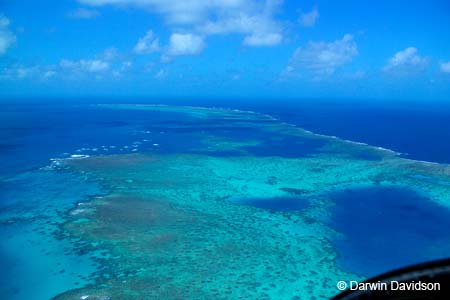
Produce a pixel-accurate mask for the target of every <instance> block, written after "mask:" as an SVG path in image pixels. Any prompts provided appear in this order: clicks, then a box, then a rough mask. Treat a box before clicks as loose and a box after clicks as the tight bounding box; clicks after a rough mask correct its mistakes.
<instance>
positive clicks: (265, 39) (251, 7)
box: [79, 0, 282, 46]
mask: <svg viewBox="0 0 450 300" xmlns="http://www.w3.org/2000/svg"><path fill="white" fill-rule="evenodd" d="M79 2H81V3H83V4H88V5H92V6H103V5H116V6H134V7H138V8H142V9H145V10H147V11H149V12H151V13H156V14H160V15H162V16H163V18H164V20H165V21H166V23H168V24H169V25H170V26H172V27H174V29H175V31H179V29H180V26H182V27H183V29H185V30H187V32H192V33H194V34H198V35H202V36H208V35H214V34H233V33H237V34H243V35H244V44H245V45H247V46H272V45H274V44H278V43H279V42H281V40H282V27H281V25H280V23H279V22H278V21H276V20H275V18H274V15H275V13H276V11H277V10H278V7H279V6H280V5H281V3H282V0H264V1H261V0H184V1H168V0H79Z"/></svg>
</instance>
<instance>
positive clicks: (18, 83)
mask: <svg viewBox="0 0 450 300" xmlns="http://www.w3.org/2000/svg"><path fill="white" fill-rule="evenodd" d="M87 96H98V97H148V98H150V99H163V98H187V99H188V98H196V97H197V98H231V97H232V98H271V99H272V98H298V99H301V98H337V99H341V98H358V99H368V98H370V99H392V100H395V99H402V100H405V99H415V100H416V99H419V100H426V101H429V100H449V101H450V2H449V1H448V0H442V1H370V4H369V2H367V1H350V0H343V1H281V0H266V1H263V0H246V1H244V0H184V1H168V0H78V1H77V0H72V1H70V0H60V1H53V0H52V1H47V0H42V1H27V0H3V1H2V2H1V4H0V97H2V98H10V97H87Z"/></svg>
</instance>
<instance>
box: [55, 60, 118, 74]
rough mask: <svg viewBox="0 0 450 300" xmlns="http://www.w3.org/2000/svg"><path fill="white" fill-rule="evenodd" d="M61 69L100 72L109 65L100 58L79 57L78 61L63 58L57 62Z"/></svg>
mask: <svg viewBox="0 0 450 300" xmlns="http://www.w3.org/2000/svg"><path fill="white" fill-rule="evenodd" d="M59 66H60V67H61V68H62V69H66V70H71V71H74V72H89V73H100V72H104V71H107V70H108V69H109V67H110V65H109V63H108V62H106V61H103V60H100V59H92V60H85V59H81V60H78V61H73V60H67V59H63V60H61V62H60V63H59Z"/></svg>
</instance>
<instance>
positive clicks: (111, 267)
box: [52, 105, 450, 300]
mask: <svg viewBox="0 0 450 300" xmlns="http://www.w3.org/2000/svg"><path fill="white" fill-rule="evenodd" d="M102 107H103V108H104V109H120V110H138V111H145V110H148V111H153V112H155V111H156V112H158V111H161V112H170V113H176V114H179V118H178V119H176V120H171V121H167V122H163V121H161V120H159V121H158V122H156V121H155V122H152V120H149V121H148V124H147V128H146V130H149V131H152V132H159V133H160V134H161V135H165V136H169V137H170V138H166V139H160V140H161V141H162V142H160V141H159V140H158V143H153V145H154V146H155V147H154V148H157V149H154V148H151V149H150V148H148V149H144V150H140V151H136V153H128V154H113V155H95V156H90V157H82V158H71V159H60V160H55V161H54V163H53V166H52V167H53V170H54V171H55V172H60V173H78V174H83V175H84V176H86V177H88V178H89V180H90V181H95V182H98V183H100V184H101V185H102V187H103V189H104V190H105V191H107V192H106V193H105V195H102V196H95V197H91V198H90V199H86V201H83V202H79V203H78V204H77V205H76V206H75V207H73V209H71V210H70V211H69V212H68V213H67V215H66V216H65V220H66V221H65V222H64V223H63V224H61V226H60V229H61V231H62V232H63V233H64V235H65V236H67V237H70V238H72V239H78V240H80V241H83V243H81V244H80V246H79V247H80V249H79V251H81V252H83V253H89V252H92V253H100V254H99V255H97V257H95V260H96V262H97V263H98V264H99V265H100V266H101V268H100V269H99V271H97V272H96V273H95V283H92V284H88V285H86V286H84V287H82V288H79V289H74V290H70V291H67V292H65V293H62V294H60V295H58V296H56V297H55V298H54V299H59V300H62V299H67V300H68V299H168V300H170V299H327V298H330V297H332V296H333V295H335V294H337V293H338V290H337V289H336V283H337V282H338V281H339V280H358V281H359V280H362V279H364V278H366V277H367V276H370V275H375V274H372V272H378V271H380V270H378V269H376V266H377V265H378V262H383V261H385V260H386V257H383V256H381V257H380V255H381V254H380V253H379V252H376V253H372V254H371V255H366V256H364V253H359V256H358V253H357V252H358V251H361V249H363V248H361V245H365V244H370V245H372V246H376V245H382V244H386V241H385V240H383V237H384V236H386V235H384V234H383V232H388V231H396V230H397V225H398V227H399V228H404V227H405V226H406V225H408V224H413V223H414V222H413V221H414V220H411V218H410V219H408V222H409V223H407V224H406V225H405V226H403V225H404V224H403V223H402V222H404V220H405V218H404V216H408V215H410V214H411V213H412V216H414V218H417V222H418V223H420V222H423V221H424V220H426V221H427V226H426V227H425V228H422V227H420V226H415V227H414V226H412V227H411V226H409V227H408V228H409V229H410V231H409V232H410V234H411V236H412V238H411V236H407V237H405V236H402V235H401V234H399V235H394V236H392V235H387V238H392V237H395V239H396V240H395V241H390V242H389V243H388V246H386V247H384V248H383V251H385V252H386V253H384V255H389V254H390V252H392V253H394V254H395V255H397V256H399V255H401V253H402V252H404V253H406V252H407V251H408V249H409V248H410V247H411V243H412V244H413V245H412V246H414V245H415V246H417V247H419V248H420V249H419V248H418V249H419V250H418V251H416V252H414V253H413V254H411V255H407V259H406V260H403V261H401V263H402V264H407V263H414V262H418V261H423V260H424V259H433V258H439V257H444V256H446V254H447V253H448V251H449V249H450V238H449V236H450V235H449V234H448V233H449V232H450V231H449V230H450V223H449V221H445V220H450V167H449V166H447V165H440V164H431V163H426V162H417V161H412V160H407V159H404V158H401V157H399V156H398V155H397V154H396V153H394V152H392V151H389V150H386V149H380V148H377V147H372V146H368V145H364V144H359V143H354V142H350V141H344V140H341V139H338V138H333V137H327V136H321V135H317V134H314V133H311V132H308V131H306V130H304V129H301V128H297V127H295V126H292V125H290V124H286V123H283V122H281V121H279V120H276V119H274V118H272V117H270V116H266V115H261V114H257V113H252V112H243V111H234V110H225V109H205V108H195V107H176V106H149V105H108V106H102ZM180 141H189V142H187V143H182V142H180ZM165 143H166V144H167V145H166V144H165ZM378 189H388V190H389V189H395V190H396V191H398V194H394V196H389V197H384V198H383V197H381V199H379V200H376V199H375V200H373V199H374V198H373V197H372V198H371V199H372V200H370V201H371V202H367V203H369V204H370V203H371V204H370V205H369V204H368V206H367V207H364V206H363V207H362V208H361V205H364V204H365V203H366V202H365V199H366V196H367V195H372V194H373V193H375V194H376V193H377V192H376V191H377V190H378ZM366 191H368V192H366ZM374 191H375V192H374ZM355 193H356V196H354V195H355ZM402 193H406V194H407V196H406V198H405V199H403V200H402V201H401V202H400V205H401V207H397V206H395V205H394V206H392V205H391V206H389V205H388V204H389V203H391V204H392V202H393V201H395V200H396V198H400V197H403V196H404V194H402ZM349 195H350V196H351V197H350V196H349ZM383 195H385V194H383ZM389 195H390V194H389ZM409 195H413V196H409ZM367 197H368V196H367ZM342 199H344V200H342ZM349 199H350V200H349ZM408 199H410V200H408ZM265 201H266V202H265ZM387 201H388V202H387ZM274 203H275V204H274ZM354 207H356V208H357V209H353V208H354ZM395 209H397V210H395ZM400 209H402V210H401V211H400ZM368 210H370V212H371V214H369V215H370V217H369V218H365V217H364V214H365V213H366V212H368ZM437 211H441V215H439V217H436V218H435V216H436V215H435V214H436V213H437ZM346 212H349V213H346ZM351 212H356V213H354V214H352V213H351ZM447 214H448V216H449V217H448V218H447ZM386 215H387V216H389V222H390V223H389V226H382V224H383V221H384V220H383V218H384V216H386ZM368 221H370V224H366V226H368V228H370V227H374V228H380V230H379V231H376V230H375V231H369V230H368V231H367V232H364V231H362V232H360V233H359V235H358V233H356V234H355V233H354V232H352V231H351V228H354V227H358V226H361V225H362V224H365V223H364V222H368ZM402 224H403V225H402ZM402 226H403V227H402ZM401 230H403V231H401ZM401 230H400V232H403V233H404V232H406V231H405V230H404V229H401ZM380 232H381V234H380ZM431 233H434V234H431ZM355 256H358V257H355ZM358 259H359V261H358V262H357V263H352V262H354V261H355V260H358ZM365 259H366V260H367V261H364V260H365ZM377 260H378V261H377ZM389 262H390V264H384V265H383V267H385V268H388V269H389V268H394V267H399V266H397V265H395V262H394V261H392V260H389ZM364 264H368V265H369V267H367V268H365V269H362V268H360V266H361V265H364ZM370 266H373V268H370ZM388 269H386V270H381V271H388Z"/></svg>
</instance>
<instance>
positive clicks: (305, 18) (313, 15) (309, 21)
mask: <svg viewBox="0 0 450 300" xmlns="http://www.w3.org/2000/svg"><path fill="white" fill-rule="evenodd" d="M318 18H319V10H318V9H317V7H314V8H313V9H312V10H311V11H310V12H307V13H302V14H301V15H300V19H299V22H300V24H301V25H302V26H303V27H313V26H314V25H315V24H316V21H317V19H318Z"/></svg>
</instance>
